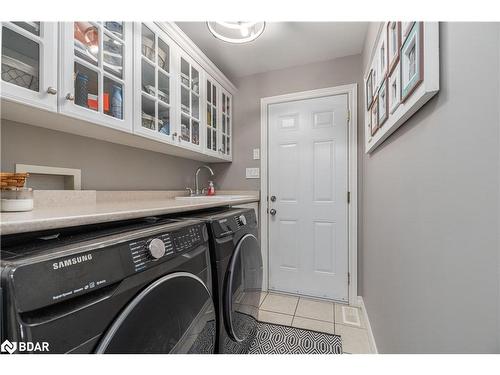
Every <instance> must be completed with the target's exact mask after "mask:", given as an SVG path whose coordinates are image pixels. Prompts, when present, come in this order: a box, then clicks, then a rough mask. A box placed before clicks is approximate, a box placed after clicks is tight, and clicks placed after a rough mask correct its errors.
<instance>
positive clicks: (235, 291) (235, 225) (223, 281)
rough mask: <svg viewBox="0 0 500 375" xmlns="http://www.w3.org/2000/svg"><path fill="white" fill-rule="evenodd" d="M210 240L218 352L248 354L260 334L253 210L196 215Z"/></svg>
mask: <svg viewBox="0 0 500 375" xmlns="http://www.w3.org/2000/svg"><path fill="white" fill-rule="evenodd" d="M190 218H196V220H203V221H204V222H205V223H206V225H207V229H208V233H209V237H210V254H211V260H212V267H213V268H212V272H213V284H214V300H215V305H216V306H215V308H216V311H217V350H218V353H226V354H228V353H234V354H243V353H247V352H248V349H249V347H250V345H251V344H252V341H253V340H254V338H255V335H256V331H257V319H258V311H259V302H260V296H261V292H262V275H263V273H262V255H261V250H260V243H259V240H258V225H257V217H256V214H255V211H254V210H253V209H237V208H232V209H227V208H226V209H223V210H220V209H218V210H214V211H211V212H205V213H195V214H193V215H191V216H190Z"/></svg>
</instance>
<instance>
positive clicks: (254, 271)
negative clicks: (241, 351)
mask: <svg viewBox="0 0 500 375" xmlns="http://www.w3.org/2000/svg"><path fill="white" fill-rule="evenodd" d="M261 292H262V255H261V252H260V245H259V241H258V240H257V238H256V237H255V236H254V235H252V234H246V235H244V236H243V237H242V238H241V240H240V241H239V242H238V244H237V246H236V249H235V251H234V253H233V256H232V258H231V262H230V265H229V268H228V273H227V274H226V286H225V298H224V302H225V306H224V307H225V309H224V310H225V311H224V312H225V314H224V319H225V324H226V328H227V331H228V333H229V335H230V336H231V338H232V339H233V340H235V341H238V342H242V341H244V340H251V339H252V338H253V336H254V335H255V332H256V328H257V317H258V312H259V301H260V295H261Z"/></svg>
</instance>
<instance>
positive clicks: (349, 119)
mask: <svg viewBox="0 0 500 375" xmlns="http://www.w3.org/2000/svg"><path fill="white" fill-rule="evenodd" d="M347 122H348V123H350V122H351V110H350V109H348V110H347Z"/></svg>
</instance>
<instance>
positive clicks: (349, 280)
mask: <svg viewBox="0 0 500 375" xmlns="http://www.w3.org/2000/svg"><path fill="white" fill-rule="evenodd" d="M347 285H351V273H350V272H347Z"/></svg>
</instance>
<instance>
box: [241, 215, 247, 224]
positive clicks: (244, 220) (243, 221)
mask: <svg viewBox="0 0 500 375" xmlns="http://www.w3.org/2000/svg"><path fill="white" fill-rule="evenodd" d="M240 221H241V224H243V225H247V218H246V217H245V215H240Z"/></svg>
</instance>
